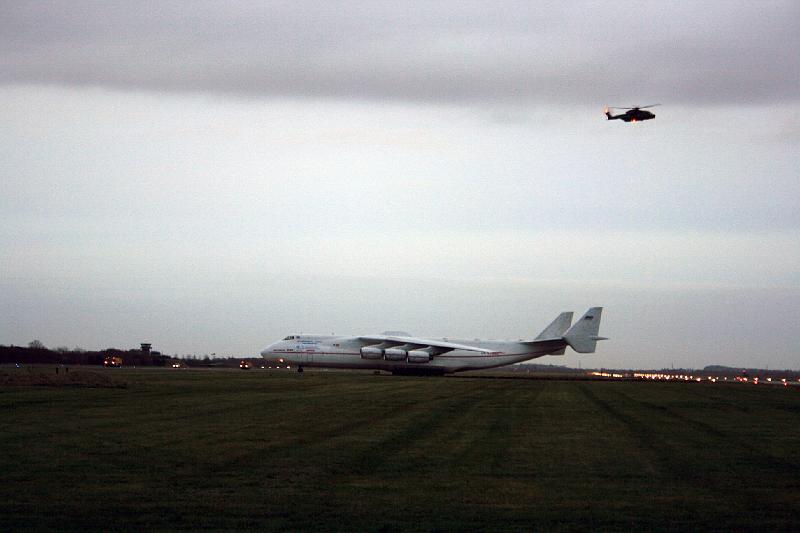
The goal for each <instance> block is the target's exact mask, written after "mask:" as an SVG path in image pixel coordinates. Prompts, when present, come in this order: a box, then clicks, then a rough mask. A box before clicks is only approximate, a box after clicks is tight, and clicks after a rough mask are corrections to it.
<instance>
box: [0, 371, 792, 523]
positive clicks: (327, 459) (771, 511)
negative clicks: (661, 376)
mask: <svg viewBox="0 0 800 533" xmlns="http://www.w3.org/2000/svg"><path fill="white" fill-rule="evenodd" d="M106 372H116V373H117V374H115V376H124V378H123V379H124V381H125V382H126V383H127V384H128V387H127V388H125V389H107V388H74V387H34V386H30V387H19V386H3V387H0V529H2V530H21V529H60V530H65V529H69V530H83V529H92V530H115V529H116V530H119V529H126V530H131V529H133V530H141V529H162V530H163V529H167V530H168V529H183V528H190V529H201V528H203V529H219V530H223V529H242V528H250V529H283V530H287V531H295V530H350V531H369V530H425V531H430V530H464V531H479V530H491V531H503V530H533V529H548V530H553V529H580V530H590V529H605V530H610V529H613V530H630V529H648V530H669V529H678V530H709V529H711V530H732V529H733V530H752V529H763V530H792V529H794V530H796V529H797V528H798V527H800V521H799V520H800V518H798V513H797V509H798V508H800V457H799V456H798V451H800V391H799V390H797V389H784V388H782V387H770V386H761V385H759V386H743V385H739V386H737V385H719V384H718V385H702V384H692V385H686V384H666V383H664V384H661V383H657V384H652V383H620V382H612V383H609V382H560V381H530V380H490V379H470V378H413V377H391V376H373V375H370V374H346V373H323V372H306V373H304V374H296V373H274V372H273V373H269V372H265V371H252V372H241V371H187V370H106Z"/></svg>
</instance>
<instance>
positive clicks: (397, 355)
mask: <svg viewBox="0 0 800 533" xmlns="http://www.w3.org/2000/svg"><path fill="white" fill-rule="evenodd" d="M383 355H384V357H385V358H386V360H387V361H405V360H406V356H407V355H408V352H406V351H405V350H404V349H402V348H386V349H385V350H384V351H383Z"/></svg>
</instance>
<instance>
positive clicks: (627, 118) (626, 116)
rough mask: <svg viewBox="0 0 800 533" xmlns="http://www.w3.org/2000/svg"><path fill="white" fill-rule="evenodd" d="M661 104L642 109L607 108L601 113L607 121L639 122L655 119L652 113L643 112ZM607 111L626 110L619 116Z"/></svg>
mask: <svg viewBox="0 0 800 533" xmlns="http://www.w3.org/2000/svg"><path fill="white" fill-rule="evenodd" d="M657 105H661V104H651V105H645V106H642V107H607V108H605V109H604V110H603V111H604V112H605V114H606V118H608V120H621V121H623V122H641V121H643V120H651V119H654V118H656V115H655V114H654V113H651V112H650V111H644V109H647V108H648V107H655V106H657ZM609 109H627V111H625V112H624V113H620V114H619V115H612V114H611V113H610V112H609Z"/></svg>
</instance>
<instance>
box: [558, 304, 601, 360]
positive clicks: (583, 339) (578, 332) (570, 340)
mask: <svg viewBox="0 0 800 533" xmlns="http://www.w3.org/2000/svg"><path fill="white" fill-rule="evenodd" d="M602 314H603V308H602V307H592V308H590V309H589V310H588V311H586V313H584V315H583V316H582V317H581V318H580V320H578V321H577V322H575V324H574V325H573V326H572V327H571V328H569V330H567V332H566V333H564V340H565V341H567V344H569V345H570V347H571V348H572V349H573V350H575V351H576V352H578V353H594V350H595V347H596V345H597V341H602V340H605V339H606V337H599V336H598V335H597V334H598V333H599V332H600V317H601V315H602Z"/></svg>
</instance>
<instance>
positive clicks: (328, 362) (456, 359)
mask: <svg viewBox="0 0 800 533" xmlns="http://www.w3.org/2000/svg"><path fill="white" fill-rule="evenodd" d="M290 337H291V338H290ZM392 339H396V341H395V343H396V346H398V347H400V350H397V349H395V350H394V353H392V351H391V350H383V353H380V354H378V353H375V354H370V353H364V351H363V348H365V347H366V346H367V344H366V343H365V341H364V339H363V338H362V337H346V336H333V335H290V336H289V337H287V338H286V339H284V340H282V341H279V342H276V343H274V344H271V345H270V346H268V347H267V348H265V349H264V350H263V351H262V352H261V356H262V357H264V359H265V360H266V361H267V362H268V363H270V364H275V365H289V366H297V367H310V368H313V367H324V368H352V369H374V370H385V371H389V372H393V373H395V374H403V373H408V374H448V373H452V372H459V371H462V370H480V369H484V368H494V367H498V366H505V365H510V364H513V363H518V362H520V361H526V360H528V359H534V358H537V357H542V356H544V355H548V354H556V353H563V351H564V348H565V347H566V346H567V343H566V341H564V340H563V339H552V340H544V341H536V342H527V343H526V342H510V341H476V340H470V341H467V340H454V339H438V340H440V341H442V342H443V343H455V344H464V345H470V346H473V347H475V348H481V349H483V350H485V351H482V352H477V351H474V350H460V349H454V350H450V351H447V352H444V353H439V354H436V355H433V356H432V357H431V358H430V359H429V360H428V361H425V362H413V359H412V358H410V357H409V356H408V351H411V350H403V349H402V346H404V345H405V344H411V345H421V344H426V343H424V342H420V341H419V340H418V339H415V338H413V337H392ZM403 341H408V343H405V342H403ZM387 351H388V352H389V353H387ZM403 351H405V354H403V353H401V352H403ZM423 359H424V358H423Z"/></svg>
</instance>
